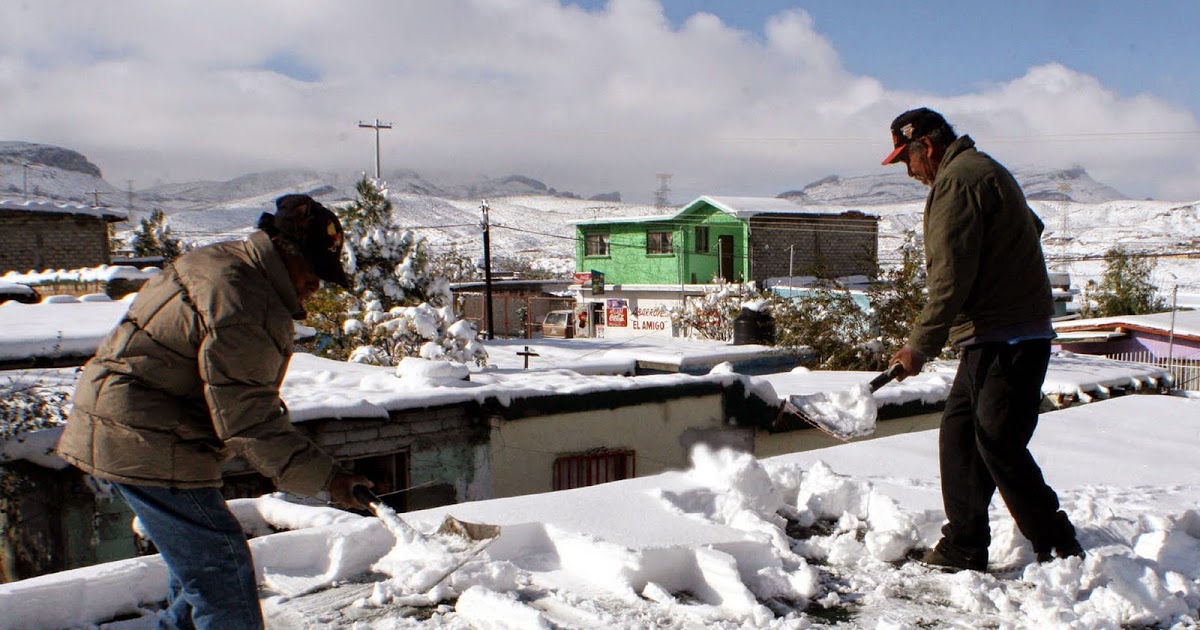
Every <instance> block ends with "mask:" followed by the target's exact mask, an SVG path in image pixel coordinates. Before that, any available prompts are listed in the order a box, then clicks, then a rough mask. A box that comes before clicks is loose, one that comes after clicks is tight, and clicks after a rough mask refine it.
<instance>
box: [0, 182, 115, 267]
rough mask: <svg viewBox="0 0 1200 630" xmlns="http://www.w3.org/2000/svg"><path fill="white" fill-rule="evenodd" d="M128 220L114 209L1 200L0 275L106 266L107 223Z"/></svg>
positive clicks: (107, 248) (48, 202)
mask: <svg viewBox="0 0 1200 630" xmlns="http://www.w3.org/2000/svg"><path fill="white" fill-rule="evenodd" d="M126 219H127V216H126V215H125V213H124V212H122V211H119V210H114V209H112V208H101V207H91V206H79V205H73V204H60V203H54V202H50V201H24V200H13V199H5V200H0V274H3V273H6V272H9V271H16V272H19V273H24V272H27V271H31V270H33V271H41V270H44V269H78V268H82V267H96V266H99V265H107V264H109V263H110V262H111V260H112V254H111V252H110V251H109V246H108V224H109V223H115V222H118V221H124V220H126Z"/></svg>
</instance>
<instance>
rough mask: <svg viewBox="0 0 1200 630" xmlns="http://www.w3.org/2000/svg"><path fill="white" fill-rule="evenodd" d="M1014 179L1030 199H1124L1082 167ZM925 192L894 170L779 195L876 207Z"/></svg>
mask: <svg viewBox="0 0 1200 630" xmlns="http://www.w3.org/2000/svg"><path fill="white" fill-rule="evenodd" d="M1013 176H1014V177H1016V178H1017V180H1018V181H1020V182H1021V186H1022V187H1023V188H1024V189H1025V196H1026V197H1028V198H1029V199H1036V200H1045V201H1076V202H1080V203H1102V202H1105V201H1115V200H1118V199H1125V195H1122V194H1121V193H1120V192H1118V191H1117V190H1115V189H1113V188H1111V187H1109V186H1106V185H1104V184H1101V183H1100V182H1097V181H1096V180H1094V179H1092V178H1091V176H1090V175H1088V174H1087V171H1085V170H1083V169H1082V168H1071V169H1042V170H1034V169H1018V170H1015V171H1013ZM928 192H929V189H928V188H926V187H925V185H923V184H921V183H919V182H917V181H916V180H913V179H912V178H910V177H909V176H908V175H907V174H906V173H905V172H904V169H902V168H899V167H897V168H894V169H891V170H890V171H889V172H887V173H882V174H879V175H863V176H859V177H845V178H842V177H838V176H837V175H830V176H829V177H825V178H823V179H820V180H817V181H815V182H813V183H811V184H809V185H807V186H805V187H804V188H802V189H800V190H791V191H787V192H784V193H782V194H780V195H779V196H780V197H784V198H787V199H791V200H793V201H796V202H797V203H802V204H835V205H851V206H854V205H864V206H875V205H888V204H898V203H906V202H913V201H924V200H925V195H926V194H927V193H928Z"/></svg>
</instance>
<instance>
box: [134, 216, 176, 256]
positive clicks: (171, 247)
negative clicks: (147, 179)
mask: <svg viewBox="0 0 1200 630" xmlns="http://www.w3.org/2000/svg"><path fill="white" fill-rule="evenodd" d="M182 253H183V247H182V246H181V245H180V244H179V239H177V238H172V237H171V228H169V227H167V225H166V216H165V215H163V212H162V210H157V209H156V210H154V211H153V212H151V213H150V218H148V219H142V222H141V227H140V228H138V231H137V232H135V233H134V235H133V255H134V256H137V257H138V258H146V257H150V256H162V257H163V261H164V262H171V261H172V260H175V259H176V258H178V257H179V255H180V254H182Z"/></svg>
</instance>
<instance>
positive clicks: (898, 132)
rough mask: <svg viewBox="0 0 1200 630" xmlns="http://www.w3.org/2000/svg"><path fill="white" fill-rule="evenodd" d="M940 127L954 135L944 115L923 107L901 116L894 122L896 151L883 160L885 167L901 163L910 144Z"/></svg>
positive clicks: (893, 140)
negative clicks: (902, 156) (901, 158)
mask: <svg viewBox="0 0 1200 630" xmlns="http://www.w3.org/2000/svg"><path fill="white" fill-rule="evenodd" d="M939 127H946V128H948V129H950V130H951V133H953V130H954V129H953V127H950V124H949V123H947V122H946V119H945V118H942V115H941V114H939V113H937V112H935V111H933V110H932V109H929V108H928V107H921V108H918V109H910V110H908V111H906V112H904V113H903V114H900V115H899V116H897V117H896V119H895V120H893V121H892V146H893V147H894V150H893V151H892V152H891V153H889V154H888V156H887V157H885V158H883V165H884V166H887V165H888V164H895V163H896V162H899V161H900V154H901V153H902V152H904V149H906V148H908V144H909V143H910V142H912V141H913V140H916V139H917V138H921V137H923V136H927V135H929V134H930V133H932V132H933V131H934V130H936V129H937V128H939Z"/></svg>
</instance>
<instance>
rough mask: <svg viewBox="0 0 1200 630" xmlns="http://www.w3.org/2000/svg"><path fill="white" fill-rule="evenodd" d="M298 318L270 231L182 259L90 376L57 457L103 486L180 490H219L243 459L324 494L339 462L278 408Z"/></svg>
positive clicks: (159, 280) (130, 317)
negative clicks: (226, 469)
mask: <svg viewBox="0 0 1200 630" xmlns="http://www.w3.org/2000/svg"><path fill="white" fill-rule="evenodd" d="M296 315H299V316H300V317H303V310H302V308H301V305H300V300H299V298H298V297H297V295H296V289H295V287H294V285H293V284H292V282H291V280H290V278H289V276H288V272H287V269H286V268H285V267H284V264H283V260H282V259H281V258H280V256H279V254H278V253H277V252H276V251H275V246H274V245H273V244H272V243H271V240H270V239H269V238H268V237H267V235H266V234H265V233H263V232H255V233H254V234H253V235H251V236H250V237H249V238H248V239H247V240H244V241H230V242H226V243H218V244H215V245H210V246H207V247H203V248H200V249H197V250H195V251H192V252H189V253H187V254H185V255H183V256H181V257H180V258H179V259H178V260H176V261H175V263H174V264H173V265H171V266H170V267H168V268H167V269H166V270H164V271H163V273H162V274H160V275H158V276H156V277H154V278H153V279H151V280H150V281H149V282H147V283H146V284H145V286H143V287H142V290H141V291H139V292H138V295H137V297H136V299H134V301H133V303H132V304H131V305H130V307H129V311H128V313H127V314H126V316H125V318H124V319H123V320H122V321H121V322H120V324H118V325H117V327H116V328H115V329H114V330H113V331H112V332H111V333H110V334H109V335H108V337H107V338H105V340H104V341H103V342H102V343H101V344H100V348H99V350H98V351H97V352H96V356H95V357H94V358H92V360H91V361H89V362H88V364H87V365H86V366H85V367H84V369H83V373H82V375H81V376H80V380H79V385H78V387H77V388H76V390H75V396H74V407H73V409H72V410H71V414H70V417H69V419H68V420H67V426H66V428H65V429H64V430H63V434H62V437H61V438H60V439H59V443H58V454H59V455H60V456H62V457H63V458H64V459H66V460H67V461H68V462H70V463H72V464H74V465H75V466H77V467H79V468H80V469H82V470H83V471H84V472H87V473H89V474H91V475H95V476H97V477H100V478H103V479H108V480H112V481H117V482H120V483H127V484H136V485H153V486H169V487H175V488H200V487H216V486H220V485H221V464H222V463H223V462H224V461H225V460H226V459H228V458H230V457H233V456H242V457H245V459H246V460H247V461H248V462H249V463H250V464H251V465H252V466H253V467H254V468H255V469H257V470H258V471H259V472H261V473H262V474H263V475H266V476H268V477H271V478H272V479H274V480H275V482H276V484H277V485H278V486H279V487H280V488H281V489H283V490H288V491H291V492H296V493H300V494H305V495H313V494H316V493H318V492H320V491H321V490H324V489H326V488H327V487H328V484H329V480H330V479H331V478H332V476H333V473H334V472H335V470H336V463H335V462H334V460H333V458H332V457H330V456H329V455H328V454H326V453H324V452H323V451H321V450H320V449H319V448H318V447H317V446H316V445H315V444H314V443H313V442H312V441H310V440H309V439H308V438H306V437H304V436H302V435H300V434H299V433H297V432H296V430H295V429H294V428H293V427H292V424H291V421H290V419H289V416H288V413H287V409H286V407H285V406H284V405H283V402H282V401H281V400H280V398H279V387H280V384H281V383H282V382H283V376H284V373H285V372H286V370H287V365H288V361H289V360H290V359H291V355H292V339H293V326H292V319H293V317H294V316H296Z"/></svg>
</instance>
